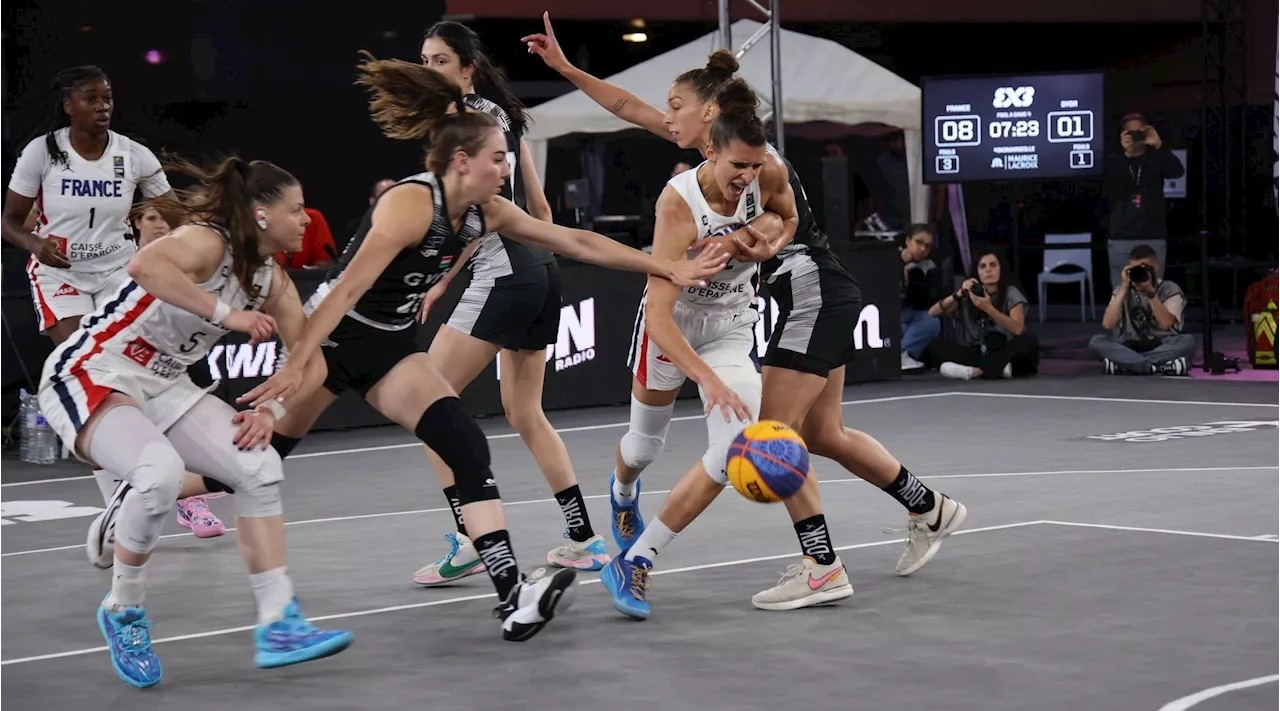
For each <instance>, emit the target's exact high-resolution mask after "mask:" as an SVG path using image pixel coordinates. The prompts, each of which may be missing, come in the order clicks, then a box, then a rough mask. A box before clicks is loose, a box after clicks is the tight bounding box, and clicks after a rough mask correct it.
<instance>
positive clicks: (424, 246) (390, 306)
mask: <svg viewBox="0 0 1280 711" xmlns="http://www.w3.org/2000/svg"><path fill="white" fill-rule="evenodd" d="M409 183H416V184H418V185H426V186H427V187H429V188H431V205H432V210H433V211H434V212H433V217H432V219H431V228H430V229H428V230H427V233H426V234H424V235H423V236H422V240H421V241H419V242H418V244H417V246H415V247H412V248H410V249H406V250H404V251H402V252H400V254H397V255H396V257H395V259H393V260H391V263H390V264H388V265H387V268H386V269H384V270H383V271H382V273H381V274H379V275H378V278H377V279H376V280H374V282H373V286H371V287H369V290H368V291H367V292H365V293H364V295H363V296H361V297H360V300H359V301H357V302H356V305H355V307H354V308H352V309H351V311H349V312H347V315H348V316H350V317H351V318H353V319H355V320H357V321H360V322H361V323H364V324H367V325H369V326H373V327H374V328H381V329H383V330H388V331H398V330H400V329H403V328H408V327H409V326H411V325H412V324H413V322H414V319H415V318H416V316H417V314H418V309H419V308H421V306H422V300H423V298H424V297H425V296H426V293H427V291H428V290H429V289H431V287H432V286H433V285H435V283H436V282H438V281H440V280H441V279H442V278H444V275H445V274H447V273H448V272H449V269H450V268H452V267H453V260H454V259H457V257H458V255H459V254H460V253H461V252H462V250H463V249H465V248H466V246H467V245H468V244H471V242H472V241H474V240H476V239H479V238H480V237H482V236H484V234H485V233H486V230H485V224H484V211H483V210H482V209H481V208H480V206H479V205H472V206H471V207H469V208H468V209H467V212H466V215H464V216H463V218H462V226H461V227H460V228H459V229H458V231H457V232H454V231H453V225H452V224H451V223H450V222H449V207H448V206H449V203H448V199H447V196H446V195H445V193H444V183H443V181H441V180H439V179H438V178H436V176H435V175H433V174H431V173H418V174H417V175H412V176H409V177H408V178H405V179H403V180H401V181H399V182H398V183H396V184H395V185H393V186H391V187H390V188H388V189H387V190H386V191H385V192H383V193H382V195H383V196H385V195H386V194H387V193H389V192H391V191H392V190H395V189H396V188H398V187H400V186H401V185H406V184H409ZM378 199H379V200H381V199H382V197H379V198H378ZM376 206H377V204H376V203H375V204H374V207H376ZM373 210H374V208H373V207H371V208H369V211H368V212H367V213H365V216H364V219H363V220H361V221H360V228H359V229H357V230H356V233H355V236H353V237H352V238H351V241H350V242H348V243H347V247H346V249H344V250H342V256H341V257H339V259H338V266H337V268H336V269H335V270H334V271H333V272H331V273H330V275H329V278H328V280H327V281H326V283H325V284H322V285H321V286H320V290H319V291H318V292H317V293H318V294H320V295H321V296H322V297H323V294H327V293H328V291H329V286H330V285H331V284H333V283H334V282H336V281H337V279H338V277H340V276H341V275H342V271H343V270H344V269H346V268H347V265H348V264H350V263H351V260H352V259H353V258H354V257H355V255H356V252H357V251H358V250H359V249H360V245H361V244H363V243H364V239H365V237H367V236H368V234H369V228H370V226H371V225H372V224H373Z"/></svg>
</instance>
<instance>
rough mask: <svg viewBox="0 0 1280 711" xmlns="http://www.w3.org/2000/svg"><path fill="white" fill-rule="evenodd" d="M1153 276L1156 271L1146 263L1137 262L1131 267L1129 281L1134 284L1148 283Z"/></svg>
mask: <svg viewBox="0 0 1280 711" xmlns="http://www.w3.org/2000/svg"><path fill="white" fill-rule="evenodd" d="M1153 276H1155V273H1154V272H1153V271H1151V267H1150V266H1148V265H1146V264H1135V265H1133V266H1132V267H1129V281H1130V282H1132V283H1134V284H1146V283H1147V282H1149V281H1151V277H1153Z"/></svg>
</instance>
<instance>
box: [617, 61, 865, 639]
mask: <svg viewBox="0 0 1280 711" xmlns="http://www.w3.org/2000/svg"><path fill="white" fill-rule="evenodd" d="M724 94H725V95H726V98H725V99H723V100H722V104H721V111H720V115H719V117H718V118H717V119H716V121H715V123H714V124H713V126H712V129H711V139H710V143H709V148H708V150H707V160H706V162H704V163H703V164H702V165H700V166H698V168H696V169H694V170H689V171H686V172H684V173H681V174H680V175H677V176H676V177H674V178H672V179H671V181H670V182H669V183H668V184H667V188H666V189H665V190H664V191H663V193H662V195H661V197H659V198H658V206H657V211H658V215H657V225H656V227H655V229H654V243H653V253H654V255H655V256H665V255H667V254H673V253H674V254H679V253H681V252H684V251H687V250H690V249H691V248H692V247H693V246H694V243H695V242H696V241H698V240H699V239H700V238H701V239H707V238H714V237H718V236H721V235H728V234H733V233H736V232H738V231H739V230H741V229H742V228H743V227H744V226H745V230H744V231H745V232H747V233H748V234H750V235H751V236H752V237H753V239H752V240H751V242H752V244H751V245H750V246H751V247H753V248H757V249H760V250H767V249H769V247H768V246H767V245H768V243H769V242H770V241H771V240H770V235H768V234H765V233H762V232H760V231H758V230H756V229H754V228H752V227H751V226H750V224H749V223H751V222H752V221H753V220H756V218H758V217H760V216H761V215H762V214H763V213H764V211H765V210H768V211H769V212H768V214H769V215H771V219H774V220H776V219H777V218H781V223H782V224H781V225H780V229H779V230H778V234H776V235H773V240H772V241H773V242H775V243H786V242H789V241H790V240H791V239H792V237H793V236H794V235H795V230H796V227H797V226H798V225H799V215H798V214H797V212H796V203H795V195H794V193H793V192H792V190H791V186H790V184H789V182H788V176H787V171H785V170H780V169H776V168H775V169H773V170H765V166H766V158H767V155H768V150H767V144H766V136H765V130H764V125H763V124H762V123H761V122H760V119H759V118H758V117H757V116H756V113H755V112H756V101H755V95H754V93H753V92H752V91H751V89H750V88H749V87H747V86H746V84H745V82H741V81H738V82H736V83H735V84H734V85H733V86H731V87H730V88H729V89H726V91H725V92H724ZM762 222H763V220H762ZM747 247H748V246H747V245H746V244H745V243H744V244H743V246H742V248H743V249H746V248H747ZM757 271H758V268H757V265H756V264H755V263H754V262H750V261H748V262H746V263H741V262H739V263H730V265H728V266H727V267H726V269H725V271H723V272H721V275H720V277H719V278H717V279H716V280H714V281H713V282H712V284H711V285H710V286H709V287H707V288H690V289H683V290H676V289H674V288H672V287H670V286H667V285H665V284H660V283H656V282H653V281H650V284H649V288H648V289H647V291H646V293H645V298H644V300H643V301H642V302H641V310H642V314H641V316H640V317H638V318H637V322H638V328H637V330H638V331H639V332H640V333H639V334H638V337H637V342H636V343H635V344H634V346H633V351H632V359H633V368H634V371H635V382H634V384H633V392H635V393H636V399H637V400H639V401H644V400H648V401H649V402H651V403H663V404H669V403H672V402H674V401H675V397H676V395H677V393H678V392H679V389H680V386H682V385H683V384H684V380H685V378H686V377H688V378H691V379H692V380H693V381H694V382H696V383H697V384H698V388H699V390H700V392H701V394H702V397H703V401H704V403H705V404H706V407H707V450H706V452H705V453H704V454H703V456H702V458H701V459H700V460H699V461H698V462H697V463H695V464H694V466H693V467H691V468H690V469H689V470H688V471H687V472H686V473H685V475H684V477H683V478H681V480H680V481H679V482H677V483H676V485H675V487H674V488H672V490H671V493H670V494H668V495H667V498H666V500H665V501H663V503H662V508H661V509H659V511H658V514H657V516H655V517H654V519H653V520H652V521H650V522H649V525H648V526H647V527H646V528H645V530H644V532H643V533H641V534H640V535H639V537H638V538H637V539H636V540H635V542H634V544H633V545H631V546H630V547H629V548H628V549H627V550H626V551H624V553H623V554H622V555H620V556H619V557H618V558H616V559H615V560H614V561H613V562H612V563H610V564H609V565H607V566H605V568H604V570H603V571H602V572H601V574H600V580H601V582H602V583H604V587H605V589H606V590H607V591H608V592H609V594H610V596H611V597H612V598H613V605H614V607H615V608H616V609H617V610H618V611H619V612H621V613H622V614H624V615H627V616H629V617H633V618H636V619H647V618H648V617H649V612H650V609H649V601H648V596H647V592H646V589H647V587H648V576H649V570H650V569H651V568H652V567H653V564H654V562H655V561H656V559H657V556H658V554H659V553H660V552H661V551H662V549H663V548H664V547H666V546H667V545H668V544H669V543H671V541H672V540H674V539H675V537H676V535H677V534H679V533H680V531H682V530H684V528H685V527H686V526H688V525H689V524H690V523H692V521H693V520H694V518H696V517H697V516H698V515H699V514H701V513H702V511H703V510H705V509H706V507H707V506H708V505H710V503H711V502H712V501H713V500H715V498H716V497H717V496H718V495H719V494H720V492H721V491H723V489H724V486H725V484H727V483H728V473H727V472H726V471H725V459H726V457H727V455H728V451H729V445H730V443H731V442H732V441H733V438H734V437H735V436H737V434H738V433H739V432H741V431H742V429H743V427H745V426H746V425H747V424H749V423H751V422H753V421H754V420H755V414H756V413H758V412H759V409H760V397H761V381H760V373H759V371H758V370H757V369H756V366H755V362H754V361H753V360H752V357H751V356H752V351H753V350H754V347H755V322H756V319H757V313H756V309H755V300H756V292H755V285H756V278H757ZM721 409H722V410H724V411H723V412H721V411H720V410H721ZM645 444H646V443H645V442H642V441H638V438H635V437H633V436H630V433H629V435H628V436H625V437H624V438H623V441H622V442H621V443H620V445H619V448H620V449H621V450H622V452H623V456H624V457H626V456H634V455H637V454H640V452H637V451H635V450H636V449H637V448H643V447H644V446H645ZM828 567H829V570H827V571H823V572H822V573H821V574H820V578H821V579H822V581H823V582H822V584H821V585H820V586H819V587H818V588H817V589H816V590H815V591H814V592H813V594H812V595H811V598H812V599H811V601H810V602H809V604H817V603H819V602H830V601H832V600H838V599H842V598H846V597H849V596H850V595H852V594H853V588H852V586H850V585H849V580H848V578H847V577H846V576H845V575H844V574H843V566H841V564H840V561H839V560H838V559H837V560H835V561H834V562H833V563H832V564H831V565H830V566H828Z"/></svg>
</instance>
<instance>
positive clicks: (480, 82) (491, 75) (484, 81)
mask: <svg viewBox="0 0 1280 711" xmlns="http://www.w3.org/2000/svg"><path fill="white" fill-rule="evenodd" d="M432 37H435V38H438V39H440V40H442V41H443V42H444V43H445V44H447V45H449V49H452V50H453V51H454V53H455V54H457V55H458V62H459V63H460V64H461V65H462V66H464V67H468V66H474V67H475V72H474V73H472V75H471V85H472V86H473V87H474V88H475V90H476V93H477V94H479V95H480V96H482V97H484V98H486V99H488V100H490V101H492V102H493V103H495V104H497V105H498V106H499V107H501V108H502V110H503V111H505V112H506V113H507V118H508V119H510V120H511V131H512V133H514V134H516V135H517V136H521V135H524V131H525V129H526V128H527V127H528V126H529V112H528V110H527V109H526V108H525V106H524V103H523V102H521V101H520V99H518V98H516V95H515V94H514V93H512V91H511V87H509V86H507V75H506V72H504V71H503V70H502V68H501V67H498V66H496V65H494V63H493V60H491V59H489V53H488V52H487V51H485V47H484V43H483V42H481V41H480V36H479V35H477V34H476V33H475V30H473V29H471V28H470V27H467V26H466V25H464V24H461V23H459V22H454V21H452V20H443V21H441V22H437V23H436V24H434V25H432V26H431V27H428V28H427V31H426V33H425V34H424V35H423V37H422V39H424V40H427V39H431V38H432Z"/></svg>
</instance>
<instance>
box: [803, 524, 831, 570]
mask: <svg viewBox="0 0 1280 711" xmlns="http://www.w3.org/2000/svg"><path fill="white" fill-rule="evenodd" d="M794 525H795V527H796V535H797V536H799V538H800V552H801V553H803V554H804V555H807V556H809V557H810V558H813V559H814V560H815V561H817V563H818V565H831V564H832V563H834V562H836V551H835V548H832V546H831V534H830V533H829V532H828V531H827V517H826V516H824V515H822V514H818V515H817V516H810V517H809V518H806V519H805V520H803V521H800V522H799V523H796V524H794Z"/></svg>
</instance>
